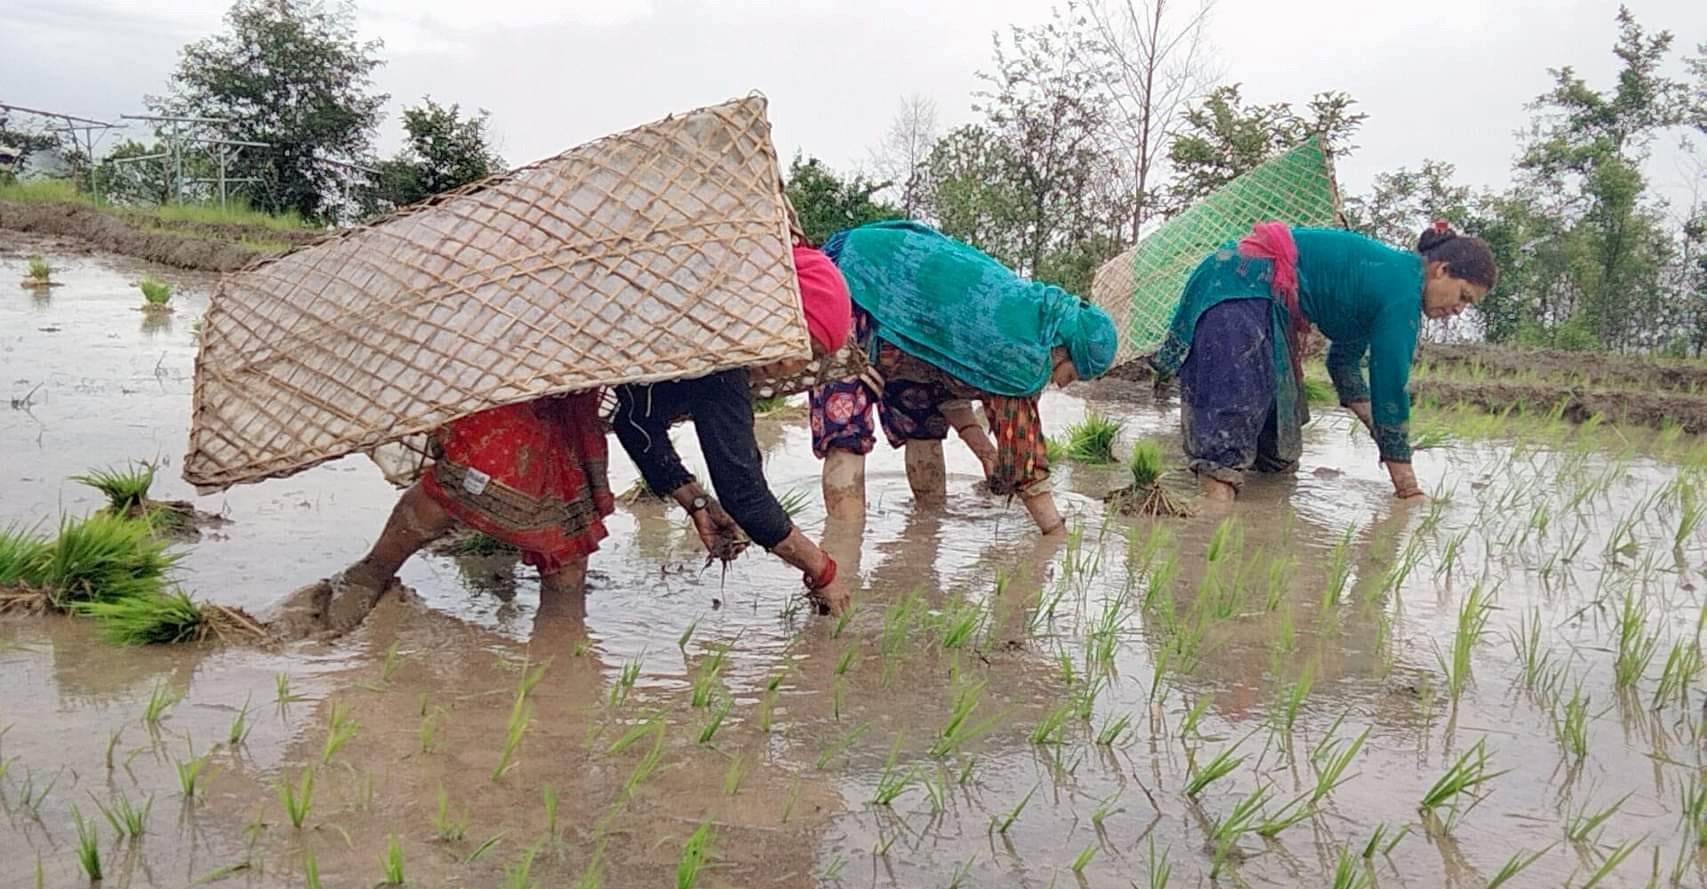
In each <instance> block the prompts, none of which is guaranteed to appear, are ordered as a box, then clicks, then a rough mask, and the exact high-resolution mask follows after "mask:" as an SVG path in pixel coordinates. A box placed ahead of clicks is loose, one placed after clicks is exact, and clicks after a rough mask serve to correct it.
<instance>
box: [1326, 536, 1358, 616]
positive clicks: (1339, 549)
mask: <svg viewBox="0 0 1707 889" xmlns="http://www.w3.org/2000/svg"><path fill="white" fill-rule="evenodd" d="M1356 536H1357V525H1355V524H1351V525H1347V526H1346V528H1345V533H1344V534H1342V535H1340V539H1339V542H1337V543H1335V544H1334V548H1333V551H1332V552H1331V553H1329V554H1328V584H1327V586H1325V587H1323V588H1322V614H1323V615H1324V616H1326V615H1328V614H1330V613H1332V611H1333V609H1334V608H1335V607H1336V606H1337V605H1339V602H1340V596H1342V595H1344V594H1345V587H1346V583H1347V582H1349V581H1350V580H1351V543H1352V540H1353V538H1355V537H1356Z"/></svg>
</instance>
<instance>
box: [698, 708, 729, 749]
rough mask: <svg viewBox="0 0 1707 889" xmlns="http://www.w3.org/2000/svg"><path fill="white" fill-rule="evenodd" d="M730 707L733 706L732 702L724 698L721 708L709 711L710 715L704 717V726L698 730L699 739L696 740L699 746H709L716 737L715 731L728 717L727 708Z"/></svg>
mask: <svg viewBox="0 0 1707 889" xmlns="http://www.w3.org/2000/svg"><path fill="white" fill-rule="evenodd" d="M732 706H734V704H733V702H732V701H730V700H729V699H728V698H724V699H723V704H722V706H720V707H718V708H717V709H716V710H713V711H710V715H708V716H707V717H706V720H705V724H704V725H702V726H700V729H699V737H698V738H697V740H698V741H699V743H700V744H701V745H706V744H710V743H711V739H712V738H714V737H716V736H717V730H718V729H720V728H722V727H723V720H724V719H725V718H726V717H727V716H728V715H729V708H730V707H732Z"/></svg>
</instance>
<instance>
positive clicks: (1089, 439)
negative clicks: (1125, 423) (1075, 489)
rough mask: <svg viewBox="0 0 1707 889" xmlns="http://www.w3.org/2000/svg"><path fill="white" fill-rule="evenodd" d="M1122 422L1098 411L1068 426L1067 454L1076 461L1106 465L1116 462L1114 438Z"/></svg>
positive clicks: (1118, 432) (1116, 436)
mask: <svg viewBox="0 0 1707 889" xmlns="http://www.w3.org/2000/svg"><path fill="white" fill-rule="evenodd" d="M1120 427H1121V423H1120V421H1118V420H1115V419H1113V418H1112V417H1107V416H1104V415H1102V414H1099V413H1097V412H1096V411H1091V412H1090V413H1087V414H1085V418H1084V419H1083V420H1080V421H1079V422H1077V423H1074V424H1073V425H1071V426H1068V427H1067V432H1066V435H1067V456H1068V457H1069V458H1070V459H1072V460H1073V461H1075V462H1078V463H1087V464H1090V465H1093V466H1106V465H1108V464H1110V463H1113V462H1114V440H1115V439H1116V438H1118V437H1119V436H1120Z"/></svg>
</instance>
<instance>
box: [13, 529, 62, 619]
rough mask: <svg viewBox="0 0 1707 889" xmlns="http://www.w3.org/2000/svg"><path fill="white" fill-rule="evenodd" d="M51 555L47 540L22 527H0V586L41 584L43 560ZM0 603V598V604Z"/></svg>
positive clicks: (45, 560) (42, 581) (43, 582)
mask: <svg viewBox="0 0 1707 889" xmlns="http://www.w3.org/2000/svg"><path fill="white" fill-rule="evenodd" d="M52 555H53V544H52V542H51V541H47V540H43V539H42V538H40V537H38V536H36V535H35V534H34V533H32V532H30V531H28V530H25V529H23V528H17V527H11V526H8V527H3V528H0V590H5V589H9V588H24V589H32V588H34V589H39V588H41V587H43V586H44V585H45V584H46V580H45V578H44V575H45V574H46V570H47V562H48V559H50V558H51V557H52ZM3 604H4V602H3V600H0V606H3Z"/></svg>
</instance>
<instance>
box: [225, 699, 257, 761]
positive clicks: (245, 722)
mask: <svg viewBox="0 0 1707 889" xmlns="http://www.w3.org/2000/svg"><path fill="white" fill-rule="evenodd" d="M251 699H252V696H250V695H244V696H243V709H241V710H238V711H237V715H236V716H235V717H232V719H231V725H230V726H228V727H227V728H226V730H225V743H226V746H228V747H230V748H232V749H233V750H235V749H237V748H238V747H241V746H243V742H244V741H245V740H247V739H248V737H249V729H250V728H252V727H253V726H251V725H249V702H250V700H251Z"/></svg>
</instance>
